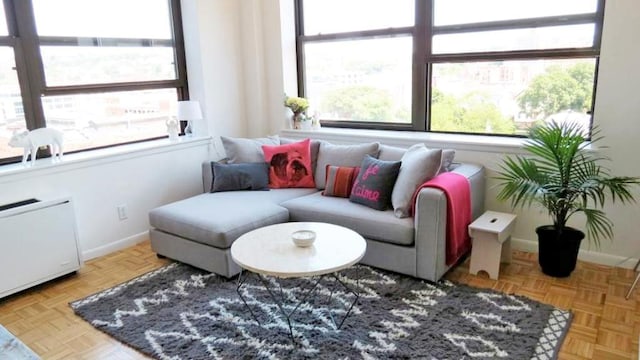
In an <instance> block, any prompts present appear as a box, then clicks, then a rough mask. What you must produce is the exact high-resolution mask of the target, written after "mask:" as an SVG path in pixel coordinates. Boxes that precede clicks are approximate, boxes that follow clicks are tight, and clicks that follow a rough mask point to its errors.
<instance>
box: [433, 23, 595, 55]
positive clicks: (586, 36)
mask: <svg viewBox="0 0 640 360" xmlns="http://www.w3.org/2000/svg"><path fill="white" fill-rule="evenodd" d="M594 30H595V26H594V25H593V24H586V25H570V26H551V27H542V28H531V29H518V30H499V31H482V32H470V33H462V34H447V35H436V36H434V37H433V53H434V54H455V53H467V52H489V51H508V50H540V49H561V48H580V47H591V46H592V45H593V32H594Z"/></svg>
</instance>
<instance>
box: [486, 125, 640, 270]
mask: <svg viewBox="0 0 640 360" xmlns="http://www.w3.org/2000/svg"><path fill="white" fill-rule="evenodd" d="M600 139H601V138H600V137H598V132H597V131H594V133H593V136H592V139H591V142H587V141H586V139H585V138H584V135H583V130H582V128H581V127H580V126H578V125H576V124H572V123H563V124H558V123H555V122H552V123H545V124H543V125H540V126H536V127H534V128H532V129H531V130H530V131H529V139H528V140H527V142H526V145H525V146H524V149H525V150H526V151H527V153H528V156H520V155H517V156H513V157H512V156H507V157H506V158H505V160H504V162H503V164H502V165H501V167H500V170H499V171H498V175H497V176H496V179H497V180H498V181H499V185H500V186H501V187H502V189H501V191H500V193H499V194H498V199H499V200H503V201H505V200H509V201H510V202H511V206H512V207H514V208H515V207H526V206H531V205H532V204H537V205H539V206H542V207H543V208H545V209H546V210H547V212H548V214H549V216H550V217H551V219H552V220H553V225H544V226H540V227H538V228H537V229H536V233H537V234H538V262H539V264H540V266H541V268H542V272H543V273H545V274H547V275H550V276H555V277H566V276H569V275H570V274H571V272H572V271H573V270H574V269H575V266H576V261H577V257H578V250H579V248H580V243H581V241H582V239H583V238H584V237H585V234H584V233H583V232H582V231H580V230H578V229H574V228H571V227H569V226H567V221H568V220H569V218H570V217H571V216H573V215H575V214H578V213H582V214H584V216H585V218H586V224H585V228H586V231H587V236H588V239H589V240H592V241H593V242H594V243H595V245H596V246H599V245H600V239H603V238H606V239H611V238H612V237H613V223H612V222H611V220H609V219H608V218H607V215H606V213H605V212H604V211H602V208H603V207H604V204H605V201H606V200H607V199H608V198H610V199H611V200H612V201H613V202H615V201H616V200H619V201H621V202H622V203H627V202H630V201H634V197H633V195H632V193H631V187H632V186H635V185H638V184H639V183H640V182H639V178H637V177H628V176H612V175H610V173H609V170H608V169H607V168H604V167H602V166H601V165H600V164H599V163H600V162H601V161H603V160H608V159H607V158H605V157H603V156H602V155H599V154H598V153H597V152H595V151H587V149H586V147H587V146H588V145H589V144H590V143H591V144H593V143H594V142H596V141H598V140H600Z"/></svg>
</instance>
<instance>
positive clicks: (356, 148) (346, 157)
mask: <svg viewBox="0 0 640 360" xmlns="http://www.w3.org/2000/svg"><path fill="white" fill-rule="evenodd" d="M379 146H380V144H378V143H366V144H357V145H333V144H330V143H328V142H325V141H322V142H321V143H320V151H319V152H318V164H317V165H316V172H315V181H316V188H318V189H319V190H322V189H324V186H325V181H326V179H325V177H326V173H327V165H334V166H351V167H359V166H360V164H362V160H363V159H364V156H365V155H371V156H373V157H378V147H379Z"/></svg>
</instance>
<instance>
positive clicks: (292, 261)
mask: <svg viewBox="0 0 640 360" xmlns="http://www.w3.org/2000/svg"><path fill="white" fill-rule="evenodd" d="M299 230H311V231H313V232H315V233H316V240H315V241H314V243H313V245H311V246H309V247H299V246H296V245H295V244H294V243H293V241H292V239H291V234H292V233H294V232H296V231H299ZM366 250H367V243H366V241H365V240H364V238H362V236H360V234H358V233H357V232H355V231H353V230H350V229H347V228H345V227H342V226H338V225H333V224H325V223H318V222H290V223H283V224H275V225H269V226H265V227H262V228H259V229H256V230H253V231H250V232H248V233H246V234H244V235H242V236H240V237H239V238H238V239H236V241H234V242H233V245H231V258H232V259H233V261H235V262H236V263H237V264H238V265H240V266H241V267H242V268H243V269H245V270H249V271H252V272H254V273H258V274H263V275H271V276H276V277H281V278H288V277H307V276H314V275H323V274H328V273H333V272H336V271H338V270H342V269H345V268H348V267H350V266H352V265H354V264H356V263H357V262H358V261H360V259H362V257H363V256H364V253H365V251H366Z"/></svg>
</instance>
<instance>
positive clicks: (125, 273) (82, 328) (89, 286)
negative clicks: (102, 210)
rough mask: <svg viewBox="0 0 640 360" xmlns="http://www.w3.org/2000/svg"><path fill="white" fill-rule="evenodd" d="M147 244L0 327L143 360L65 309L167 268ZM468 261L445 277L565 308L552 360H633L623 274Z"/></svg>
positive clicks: (4, 304) (27, 305)
mask: <svg viewBox="0 0 640 360" xmlns="http://www.w3.org/2000/svg"><path fill="white" fill-rule="evenodd" d="M167 263H168V260H166V259H158V258H157V257H156V256H155V254H154V253H153V252H152V251H151V248H150V245H149V242H143V243H141V244H138V245H136V246H133V247H130V248H128V249H125V250H122V251H118V252H116V253H113V254H110V255H107V256H104V257H101V258H98V259H93V260H91V261H88V262H87V263H86V264H85V266H84V267H83V268H82V269H81V270H80V271H79V272H78V273H77V274H76V275H71V276H67V277H65V278H61V279H58V280H54V281H51V282H49V283H46V284H43V285H40V286H37V287H34V288H32V289H30V290H26V291H24V292H21V293H19V294H16V295H13V296H9V297H7V298H4V299H1V300H0V324H2V325H4V326H5V327H6V328H7V329H8V330H9V331H11V332H12V333H14V334H15V335H16V336H18V337H19V338H20V339H21V340H22V341H23V342H24V343H25V344H27V346H29V347H30V348H32V349H33V350H34V351H35V352H36V353H38V354H39V355H40V356H42V358H43V359H124V360H126V359H146V357H145V356H144V355H142V354H140V353H138V352H137V351H135V350H132V349H130V348H129V347H127V346H126V345H123V344H121V343H119V342H118V341H116V340H113V339H112V338H110V337H109V336H107V335H105V334H104V333H102V332H100V331H98V330H96V329H94V328H93V327H92V326H91V325H89V324H88V323H86V322H85V321H83V320H81V319H80V318H79V317H77V316H75V315H74V314H73V311H72V310H71V308H70V307H69V305H68V303H69V302H70V301H72V300H76V299H79V298H82V297H85V296H87V295H90V294H93V293H95V292H97V291H100V290H103V289H106V288H109V287H112V286H114V285H116V284H119V283H121V282H124V281H126V280H129V279H131V278H133V277H135V276H138V275H140V274H143V273H146V272H148V271H150V270H153V269H155V268H158V267H160V266H162V265H164V264H167ZM468 267H469V261H468V260H467V261H466V262H465V263H464V264H462V265H460V266H458V267H457V268H456V269H454V270H453V271H452V272H450V273H449V274H448V275H447V276H446V278H448V279H449V280H452V281H455V282H460V283H466V284H469V285H472V286H476V287H483V288H492V289H495V290H499V291H505V292H509V293H515V294H519V295H524V296H527V297H529V298H532V299H535V300H538V301H541V302H544V303H548V304H552V305H554V306H557V307H559V308H563V309H571V311H572V312H573V314H574V320H573V324H572V326H571V329H570V331H569V333H568V335H567V337H566V339H565V341H564V345H563V347H562V350H561V353H560V359H567V360H579V359H580V360H581V359H598V360H600V359H638V335H639V334H640V289H638V290H637V291H635V292H634V294H633V296H632V297H631V298H630V299H629V300H625V298H624V295H625V294H626V291H627V289H628V288H629V286H630V284H631V282H632V281H633V279H634V277H635V274H634V273H633V272H632V271H631V270H627V269H621V268H612V267H607V266H601V265H595V264H591V263H585V262H580V263H579V264H578V267H577V269H576V271H574V273H573V274H572V276H571V277H569V278H567V279H555V278H551V277H548V276H545V275H544V274H542V273H541V272H540V270H539V268H538V265H537V257H536V254H531V253H525V252H519V251H515V252H514V254H513V261H512V263H511V264H508V265H507V264H503V265H502V267H501V269H500V279H499V280H497V281H495V280H490V279H489V278H488V276H487V274H485V273H481V274H479V275H478V276H473V275H469V273H468Z"/></svg>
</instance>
